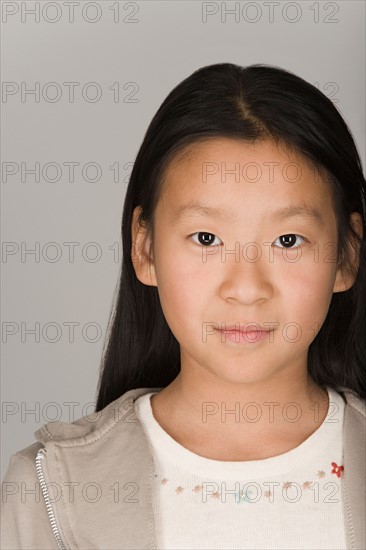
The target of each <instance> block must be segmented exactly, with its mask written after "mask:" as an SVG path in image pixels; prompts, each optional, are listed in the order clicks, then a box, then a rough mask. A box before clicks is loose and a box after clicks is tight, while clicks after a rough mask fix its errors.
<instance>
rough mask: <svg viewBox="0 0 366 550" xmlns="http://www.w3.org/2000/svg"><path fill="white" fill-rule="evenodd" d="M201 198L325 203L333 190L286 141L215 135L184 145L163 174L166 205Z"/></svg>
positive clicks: (231, 202) (242, 202)
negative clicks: (253, 139) (254, 139)
mask: <svg viewBox="0 0 366 550" xmlns="http://www.w3.org/2000/svg"><path fill="white" fill-rule="evenodd" d="M202 198H205V199H208V200H211V201H212V202H213V203H214V204H215V205H217V204H218V203H220V205H223V204H227V205H232V206H234V207H235V206H236V207H237V208H241V207H242V206H244V205H245V204H247V205H248V204H253V201H260V202H263V204H264V203H266V202H273V201H275V202H276V201H277V200H278V201H279V203H280V204H281V203H283V202H286V198H287V199H299V200H301V199H303V200H305V201H306V202H307V203H309V202H313V203H314V204H317V205H322V206H323V207H326V206H327V204H328V205H329V203H330V202H331V200H332V188H331V184H330V182H329V181H326V179H325V178H324V177H323V176H322V175H321V174H320V173H319V171H318V170H317V169H316V168H315V165H314V164H313V163H312V162H311V160H310V159H307V158H306V157H304V156H303V155H301V154H300V153H299V152H297V151H296V150H294V149H290V148H289V147H288V146H286V145H285V144H283V143H275V142H274V141H270V140H265V141H255V142H251V143H248V142H245V141H243V140H237V139H230V138H219V137H215V138H209V139H207V138H206V139H202V140H201V141H200V142H198V143H193V144H190V145H188V146H186V147H184V148H183V149H182V150H181V151H180V152H179V153H177V154H176V155H175V156H174V157H173V159H172V160H171V161H170V163H169V165H168V166H167V168H166V170H165V174H164V179H163V185H162V194H161V199H162V203H164V206H168V207H169V205H170V206H174V207H177V206H178V207H179V206H181V205H183V204H185V203H187V199H189V200H190V201H192V200H194V199H202ZM205 202H207V201H205ZM292 202H293V200H292Z"/></svg>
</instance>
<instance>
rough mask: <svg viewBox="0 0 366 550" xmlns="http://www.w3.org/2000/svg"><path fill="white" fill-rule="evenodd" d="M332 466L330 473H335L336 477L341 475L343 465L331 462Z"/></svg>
mask: <svg viewBox="0 0 366 550" xmlns="http://www.w3.org/2000/svg"><path fill="white" fill-rule="evenodd" d="M332 467H333V470H332V471H331V474H336V476H337V477H341V475H342V472H343V470H344V468H343V466H338V465H337V463H336V462H332Z"/></svg>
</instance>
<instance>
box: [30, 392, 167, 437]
mask: <svg viewBox="0 0 366 550" xmlns="http://www.w3.org/2000/svg"><path fill="white" fill-rule="evenodd" d="M162 389H163V388H137V389H133V390H129V391H127V392H126V393H124V394H123V395H121V396H120V397H119V398H118V399H116V400H115V401H112V402H111V403H109V405H107V406H106V407H105V408H104V409H102V410H101V411H99V412H94V413H92V414H90V415H86V416H82V417H81V418H79V419H77V420H74V421H73V422H62V421H56V422H47V423H46V424H44V425H43V426H42V427H41V428H40V429H38V430H37V431H35V432H34V436H35V438H36V440H37V441H39V442H40V443H43V444H44V445H45V444H46V443H47V442H49V441H55V442H57V443H58V444H62V442H65V443H66V444H70V443H73V444H75V445H78V444H88V443H91V442H92V441H93V440H95V439H99V438H100V437H103V435H104V434H106V433H107V432H108V431H109V430H111V429H112V428H113V426H114V425H115V424H117V423H118V422H136V421H137V419H136V417H135V412H136V409H135V405H134V402H135V401H136V399H138V398H139V397H140V396H141V395H143V394H146V393H150V392H158V391H160V390H162Z"/></svg>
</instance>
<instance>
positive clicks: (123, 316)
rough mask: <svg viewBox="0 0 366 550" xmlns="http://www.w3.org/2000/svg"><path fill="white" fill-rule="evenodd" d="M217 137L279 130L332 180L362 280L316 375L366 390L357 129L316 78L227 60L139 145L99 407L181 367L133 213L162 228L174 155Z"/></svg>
mask: <svg viewBox="0 0 366 550" xmlns="http://www.w3.org/2000/svg"><path fill="white" fill-rule="evenodd" d="M210 137H226V138H234V139H240V140H243V141H246V142H253V141H255V140H256V139H271V140H273V141H275V142H276V143H282V144H283V145H285V146H286V147H287V148H288V149H289V150H293V151H296V152H297V153H298V154H300V155H301V156H302V158H304V159H305V161H306V162H308V163H309V164H310V165H311V166H313V167H315V169H316V170H318V172H319V174H322V175H324V174H326V177H327V179H329V181H331V183H332V187H331V188H332V194H333V204H334V207H335V214H336V219H337V225H338V262H339V265H340V264H341V263H342V264H344V265H346V266H350V265H351V261H350V256H349V251H350V248H349V243H350V242H352V243H353V244H352V246H354V243H356V246H359V247H360V248H359V250H360V261H359V265H358V268H357V267H354V266H353V265H352V266H351V267H352V269H353V273H354V274H356V279H355V282H354V284H353V286H352V287H351V288H350V289H349V290H347V291H344V292H337V293H334V294H333V296H332V300H331V304H330V307H329V311H328V314H327V317H326V319H325V321H324V323H323V325H322V327H321V329H320V330H319V332H318V334H317V335H316V337H315V339H314V340H313V342H312V343H311V345H310V347H309V353H308V369H309V374H310V375H311V376H312V378H313V379H314V381H315V382H316V383H317V384H318V385H320V386H324V385H329V386H331V387H333V388H336V386H338V385H343V386H346V387H348V388H350V389H353V390H354V391H356V392H357V393H358V394H359V395H360V396H361V397H363V398H365V397H366V382H365V379H366V377H365V366H366V239H365V238H363V239H362V238H360V237H358V235H357V233H356V232H355V231H354V230H353V228H352V225H351V223H350V219H349V218H350V214H351V213H352V212H359V213H360V214H361V217H362V220H363V233H364V235H365V233H366V221H365V220H366V213H365V197H366V182H365V178H364V175H363V172H362V165H361V161H360V157H359V154H358V151H357V148H356V145H355V143H354V140H353V137H352V135H351V132H350V130H349V128H348V126H347V124H346V122H345V120H344V119H343V117H342V116H341V114H340V112H339V111H338V110H337V108H336V107H335V106H334V104H333V103H332V101H331V100H330V99H328V98H327V97H326V96H325V95H324V94H323V93H322V92H321V91H319V90H318V89H317V88H316V87H315V86H313V85H311V84H309V83H308V82H306V81H305V80H303V79H302V78H300V77H299V76H297V75H295V74H293V73H291V72H288V71H286V70H284V69H282V68H280V67H275V66H271V65H266V64H256V65H250V66H248V67H241V66H238V65H234V64H232V63H217V64H214V65H208V66H206V67H202V68H200V69H198V70H196V71H195V72H193V73H192V74H191V75H190V76H188V77H187V78H185V79H184V80H183V81H182V82H181V83H180V84H178V85H177V86H176V87H175V88H174V89H173V90H172V91H171V92H170V93H169V95H168V96H167V97H166V99H165V100H164V101H163V103H162V104H161V106H160V107H159V109H158V111H157V112H156V114H155V116H154V117H153V119H152V121H151V123H150V125H149V127H148V129H147V131H146V134H145V137H144V139H143V142H142V144H141V147H140V149H139V151H138V153H137V156H136V159H135V162H134V166H133V170H132V173H131V177H130V181H129V184H128V187H127V191H126V196H125V202H124V207H123V216H122V246H123V259H122V265H121V272H120V278H119V281H118V284H117V287H116V292H115V300H114V304H113V307H112V311H111V315H110V319H109V325H108V331H107V337H106V340H105V343H104V349H103V357H102V364H101V372H100V378H99V383H98V390H97V393H98V398H97V404H96V409H95V410H96V412H98V411H100V410H102V409H103V408H104V407H106V406H107V405H108V404H109V403H111V402H112V401H114V400H115V399H117V398H118V397H120V396H121V395H122V394H123V393H125V392H126V391H128V390H131V389H135V388H139V387H150V388H164V387H166V386H167V385H169V384H170V383H171V382H172V381H173V380H174V378H175V377H176V376H177V374H178V373H179V371H180V348H179V342H178V341H177V340H176V338H175V336H174V335H173V333H172V332H171V330H170V328H169V326H168V324H167V322H166V319H165V317H164V314H163V311H162V308H161V305H160V300H159V295H158V291H157V287H155V286H148V285H144V284H143V283H141V282H140V281H139V280H138V279H137V277H136V274H135V271H134V267H133V258H132V247H133V243H132V233H131V223H132V213H133V210H134V208H135V207H136V206H138V205H140V206H141V215H140V218H139V221H140V223H141V224H143V225H145V226H146V227H147V229H148V231H150V232H151V233H150V234H151V235H153V220H154V211H155V207H156V205H157V201H158V199H159V196H160V193H161V189H162V185H163V183H164V174H165V171H166V168H167V167H168V165H169V163H170V162H172V161H173V160H174V159H175V158H177V155H179V153H181V152H184V150H185V149H187V147H189V146H192V145H194V144H195V143H197V142H199V141H201V140H204V139H205V138H206V139H207V138H210Z"/></svg>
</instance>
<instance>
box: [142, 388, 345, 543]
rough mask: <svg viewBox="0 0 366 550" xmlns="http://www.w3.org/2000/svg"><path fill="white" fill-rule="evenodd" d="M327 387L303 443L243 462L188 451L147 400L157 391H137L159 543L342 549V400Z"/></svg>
mask: <svg viewBox="0 0 366 550" xmlns="http://www.w3.org/2000/svg"><path fill="white" fill-rule="evenodd" d="M326 389H327V391H328V395H329V402H330V404H329V408H328V413H327V416H326V418H325V419H324V421H323V423H322V424H321V425H320V426H319V428H318V429H317V430H316V431H315V432H314V433H313V434H312V435H311V436H310V437H308V439H306V440H305V441H304V442H303V443H302V444H301V445H299V446H298V447H296V448H295V449H292V450H291V451H288V452H286V453H283V454H281V455H278V456H274V457H270V458H265V459H262V460H250V461H240V462H228V461H221V460H213V459H208V458H205V457H202V456H200V455H197V454H195V453H193V452H192V451H190V450H188V449H186V448H185V447H183V446H182V445H180V444H179V443H178V442H177V441H175V440H174V439H173V438H172V437H171V436H170V435H169V434H168V433H167V432H166V431H165V430H163V428H162V427H161V426H160V424H159V423H158V422H157V421H156V419H155V417H154V416H153V413H152V408H151V402H150V397H151V396H152V395H154V393H156V392H151V393H147V394H144V395H142V396H140V397H139V398H138V399H137V405H138V411H137V414H138V416H139V419H140V421H141V423H142V425H143V428H144V430H145V432H146V434H147V438H148V441H149V444H150V448H151V452H152V454H153V457H154V462H155V478H154V480H155V485H154V496H153V508H154V518H155V531H156V539H157V548H159V549H169V550H173V549H185V550H187V549H203V548H204V549H208V548H209V549H212V550H214V549H215V550H216V549H228V548H230V549H242V550H254V549H260V550H267V549H276V550H279V549H280V550H299V549H302V550H325V549H327V550H335V549H336V550H345V549H346V548H347V546H346V538H345V530H344V518H343V509H342V498H341V486H340V482H341V476H342V474H343V472H342V468H341V466H342V465H343V440H342V430H343V420H344V407H345V403H344V401H343V399H342V397H341V396H340V395H339V394H338V393H337V392H335V391H334V390H333V389H332V388H330V387H326ZM248 415H249V413H248ZM288 416H289V417H290V411H289V413H288ZM291 417H292V418H294V412H293V411H291Z"/></svg>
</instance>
